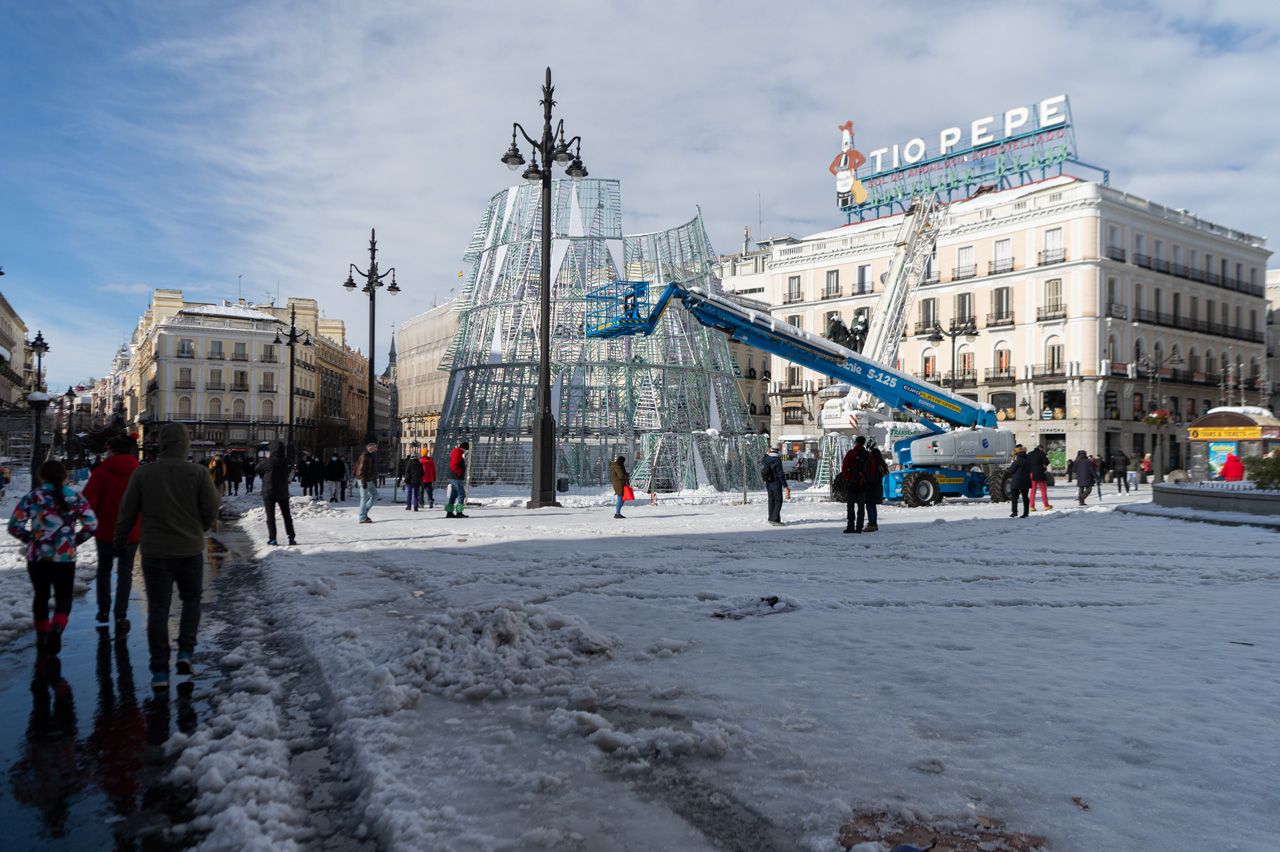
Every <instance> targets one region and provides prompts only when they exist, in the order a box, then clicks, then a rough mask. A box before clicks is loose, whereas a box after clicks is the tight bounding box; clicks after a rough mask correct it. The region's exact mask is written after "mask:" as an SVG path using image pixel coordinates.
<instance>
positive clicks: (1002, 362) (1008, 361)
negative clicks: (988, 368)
mask: <svg viewBox="0 0 1280 852" xmlns="http://www.w3.org/2000/svg"><path fill="white" fill-rule="evenodd" d="M996 369H997V370H999V371H1000V372H1001V373H1003V374H1008V372H1009V371H1010V370H1012V369H1013V350H1011V349H997V350H996Z"/></svg>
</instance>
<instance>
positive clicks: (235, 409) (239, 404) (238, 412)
mask: <svg viewBox="0 0 1280 852" xmlns="http://www.w3.org/2000/svg"><path fill="white" fill-rule="evenodd" d="M231 418H232V419H233V420H244V400H243V399H237V400H235V401H234V402H232V403H231Z"/></svg>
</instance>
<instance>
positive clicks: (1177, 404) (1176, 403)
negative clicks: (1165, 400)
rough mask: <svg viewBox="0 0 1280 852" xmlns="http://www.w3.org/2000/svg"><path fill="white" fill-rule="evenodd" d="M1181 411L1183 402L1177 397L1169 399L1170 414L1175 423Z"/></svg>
mask: <svg viewBox="0 0 1280 852" xmlns="http://www.w3.org/2000/svg"><path fill="white" fill-rule="evenodd" d="M1181 410H1182V400H1180V399H1178V398H1177V397H1176V396H1171V397H1169V414H1170V415H1171V416H1172V418H1173V419H1174V420H1175V421H1176V420H1177V419H1178V412H1179V411H1181Z"/></svg>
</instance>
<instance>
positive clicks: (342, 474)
mask: <svg viewBox="0 0 1280 852" xmlns="http://www.w3.org/2000/svg"><path fill="white" fill-rule="evenodd" d="M324 478H325V479H327V480H328V481H330V482H341V481H342V480H344V479H346V478H347V463H346V462H344V461H343V460H342V459H340V458H332V459H329V460H328V461H327V462H325V463H324Z"/></svg>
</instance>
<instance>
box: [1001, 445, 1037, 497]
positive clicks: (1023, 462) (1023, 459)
mask: <svg viewBox="0 0 1280 852" xmlns="http://www.w3.org/2000/svg"><path fill="white" fill-rule="evenodd" d="M1006 473H1007V474H1008V477H1009V487H1010V488H1012V489H1013V490H1014V491H1022V490H1023V489H1026V490H1027V491H1030V490H1031V462H1030V461H1028V460H1027V451H1026V450H1023V451H1022V452H1020V453H1018V454H1017V455H1016V456H1014V457H1013V464H1011V465H1009V469H1008V470H1007V471H1006Z"/></svg>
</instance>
